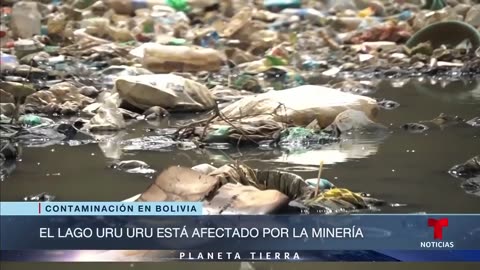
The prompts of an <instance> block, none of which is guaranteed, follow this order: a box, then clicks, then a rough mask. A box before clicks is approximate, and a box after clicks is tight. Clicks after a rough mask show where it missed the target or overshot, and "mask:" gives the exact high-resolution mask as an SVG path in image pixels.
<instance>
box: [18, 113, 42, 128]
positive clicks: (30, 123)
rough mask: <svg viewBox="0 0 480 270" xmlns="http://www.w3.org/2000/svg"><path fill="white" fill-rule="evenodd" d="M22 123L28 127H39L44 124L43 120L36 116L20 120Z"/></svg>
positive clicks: (28, 115) (25, 116) (29, 115)
mask: <svg viewBox="0 0 480 270" xmlns="http://www.w3.org/2000/svg"><path fill="white" fill-rule="evenodd" d="M20 121H21V122H22V123H23V124H25V125H28V126H38V125H40V124H41V123H42V118H40V117H39V116H37V115H34V114H27V115H24V116H23V117H21V118H20Z"/></svg>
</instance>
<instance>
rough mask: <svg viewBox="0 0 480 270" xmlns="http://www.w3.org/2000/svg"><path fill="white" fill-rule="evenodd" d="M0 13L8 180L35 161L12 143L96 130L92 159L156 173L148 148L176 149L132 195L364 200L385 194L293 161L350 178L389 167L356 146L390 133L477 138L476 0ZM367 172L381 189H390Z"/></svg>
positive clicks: (66, 146)
mask: <svg viewBox="0 0 480 270" xmlns="http://www.w3.org/2000/svg"><path fill="white" fill-rule="evenodd" d="M47 2H48V3H47ZM423 2H425V3H423ZM1 14H2V15H1V16H2V20H1V23H0V46H1V55H0V56H1V58H0V60H1V65H0V67H1V69H0V72H1V76H0V131H1V132H0V135H1V136H0V137H1V144H0V147H1V156H0V159H1V162H2V170H1V173H0V175H1V177H2V178H1V179H2V181H7V180H8V179H9V178H10V177H13V178H15V179H16V180H18V178H21V177H25V175H24V171H27V170H23V169H22V170H16V169H17V168H23V167H24V166H25V167H28V166H30V165H29V164H30V163H32V162H33V161H32V158H26V159H25V160H24V161H22V162H19V161H18V160H19V159H20V158H19V157H20V156H21V155H20V152H22V155H23V154H25V153H26V154H27V155H32V154H33V152H35V153H37V151H38V153H44V152H46V153H48V154H50V155H54V153H56V152H55V151H59V152H61V153H62V155H65V156H68V155H70V154H72V156H76V155H77V153H83V152H82V151H87V150H85V149H88V151H93V150H92V149H91V148H90V144H98V148H97V147H94V148H95V150H94V151H98V153H100V154H98V153H96V152H89V153H88V154H89V157H92V160H93V159H94V158H93V157H95V158H105V159H107V160H108V162H107V163H108V164H111V168H114V169H116V170H120V171H125V172H127V173H132V174H137V173H138V174H149V175H152V174H154V173H155V172H156V170H154V169H152V167H154V168H156V169H157V168H158V167H157V164H153V163H151V160H157V157H160V156H162V155H165V154H166V153H168V155H171V158H170V156H169V158H168V159H167V160H168V162H165V163H164V162H163V161H162V163H161V169H160V168H158V169H159V171H163V173H161V174H160V176H159V177H158V178H157V179H156V184H157V185H152V186H151V187H150V188H149V189H148V190H147V191H145V192H144V193H142V195H141V196H140V200H146V201H154V200H188V201H191V200H201V201H203V202H204V203H205V209H206V210H207V212H208V213H210V214H270V213H279V212H282V211H286V210H288V211H290V210H292V209H294V211H296V210H298V212H302V211H304V210H305V209H308V210H312V211H310V212H311V213H330V212H342V211H360V210H362V211H368V210H375V209H376V207H380V208H381V207H384V204H383V203H382V201H381V200H376V199H373V198H371V197H368V196H363V195H365V194H363V193H358V192H352V191H350V190H348V189H346V188H343V187H340V186H344V185H343V183H340V182H337V181H336V178H333V176H332V175H326V176H325V179H324V178H321V179H320V180H318V179H309V178H308V177H304V175H303V174H302V175H301V176H300V175H296V174H294V173H292V172H291V171H290V170H289V169H292V171H295V169H299V168H300V167H301V168H304V169H305V168H307V169H306V170H305V171H304V172H310V171H315V170H316V166H317V165H318V162H319V161H320V160H322V162H324V164H325V165H327V166H329V167H330V166H331V167H332V170H334V171H335V172H339V171H340V172H343V171H345V173H348V174H350V175H351V178H354V180H355V181H357V182H359V181H365V182H366V183H371V182H369V181H373V180H375V179H379V178H382V179H383V178H385V179H394V180H397V179H396V178H395V177H397V175H396V174H395V173H396V172H397V171H396V170H398V168H387V165H386V164H387V163H388V162H389V161H390V158H385V156H382V157H381V158H378V160H380V161H378V160H377V159H376V161H375V162H373V161H372V162H370V163H369V165H368V166H369V167H372V168H371V171H373V172H375V173H374V174H373V175H372V174H370V175H368V176H360V175H357V172H356V170H357V169H359V170H361V168H362V166H364V164H365V163H362V165H358V166H359V167H358V168H357V167H356V164H357V163H355V166H353V165H352V164H350V163H349V162H350V161H352V163H353V161H354V160H355V162H356V160H360V159H364V160H372V156H375V155H385V153H384V152H385V151H386V150H384V149H389V150H388V151H390V152H389V153H393V152H394V151H393V150H391V149H390V148H389V144H390V143H393V142H394V141H397V142H398V141H399V140H393V139H392V140H391V141H389V136H405V138H408V139H406V140H420V139H419V138H430V137H428V136H429V134H430V133H431V132H436V131H440V132H445V133H446V132H448V134H450V132H451V133H455V134H456V133H457V132H458V133H462V132H463V133H462V135H458V136H466V140H472V137H473V138H476V137H475V136H478V135H476V134H473V133H474V132H476V129H475V128H476V127H478V126H479V121H478V111H474V110H473V109H471V107H472V106H473V105H472V104H474V105H475V104H477V105H478V102H479V100H480V92H479V89H480V88H478V84H476V83H474V82H476V77H477V76H478V75H479V71H480V60H479V57H480V47H479V46H480V34H479V31H478V30H479V27H480V8H479V4H478V2H477V1H440V0H439V1H393V0H384V1H299V0H268V1H217V0H202V1H183V0H149V1H130V0H126V1H123V0H122V1H120V0H109V1H95V0H94V1H53V2H51V1H50V2H49V1H6V2H5V3H2V13H1ZM459 78H462V79H461V80H463V82H462V83H461V84H456V83H451V81H455V79H456V80H457V81H459ZM442 80H443V81H442ZM446 81H449V82H446ZM382 82H391V83H392V86H388V87H385V86H384V85H382ZM427 83H430V86H424V85H427ZM450 83H451V84H450ZM449 84H450V85H453V86H448V85H449ZM392 87H393V88H396V89H397V90H398V91H396V92H394V93H392V92H391V91H390V90H388V91H387V90H386V89H391V88H392ZM409 89H415V91H417V92H415V93H414V94H412V93H410V92H408V91H410V90H409ZM442 89H443V90H442ZM464 89H467V90H468V91H463V90H464ZM450 90H451V91H450ZM404 92H408V93H409V94H405V93H404ZM407 96H408V98H406V97H407ZM426 96H429V97H432V100H433V101H431V100H428V101H425V98H427V97H426ZM432 102H435V104H433V103H432ZM442 102H443V103H442ZM400 104H401V105H400ZM419 107H421V108H422V111H424V112H426V111H428V113H429V114H428V116H427V117H426V118H424V119H422V118H421V117H423V116H425V115H427V113H422V114H421V116H420V113H418V112H419V111H418V110H416V109H415V108H419ZM451 108H453V109H451ZM457 108H458V109H457ZM439 110H445V112H449V113H450V112H459V113H462V114H463V115H462V116H461V117H457V116H455V115H453V116H452V115H447V114H440V115H439V113H441V111H439ZM435 115H438V116H437V117H435V118H431V117H432V116H435ZM463 117H465V118H463ZM425 119H431V120H425ZM399 126H400V127H401V129H404V130H406V131H408V132H411V133H417V135H419V136H408V134H405V132H400V134H395V130H396V129H398V127H399ZM146 130H150V131H146ZM464 133H465V134H464ZM472 134H473V135H472ZM420 135H421V136H420ZM423 136H425V137H423ZM396 138H398V137H396ZM462 138H463V137H462ZM458 139H459V138H457V137H455V138H454V139H453V140H458ZM463 139H465V138H463ZM384 143H385V147H383V145H382V147H379V145H381V144H384ZM412 144H413V143H412ZM453 144H455V142H453ZM33 147H36V148H37V149H35V150H32V149H31V148H33ZM57 147H59V148H58V149H60V150H56V148H57ZM73 147H75V151H76V152H72V151H73V150H74V149H73ZM402 147H403V146H402ZM405 147H408V146H405ZM414 147H415V146H412V147H411V148H414ZM20 149H21V150H22V151H20ZM51 150H55V151H51ZM49 151H50V152H49ZM388 151H387V152H388ZM403 151H404V149H402V152H403ZM407 151H408V152H405V153H409V154H412V153H417V152H413V151H412V150H411V149H407ZM41 155H42V157H43V156H44V154H41ZM143 155H146V156H147V158H148V159H144V158H143ZM150 155H151V156H150ZM197 155H198V158H197ZM432 155H434V153H432ZM29 157H30V156H29ZM45 158H50V157H49V156H48V155H45ZM57 158H58V157H57ZM399 158H402V157H399ZM415 158H418V160H422V158H420V157H416V156H414V155H412V157H411V160H415ZM423 158H424V160H427V159H428V158H429V157H423ZM17 159H18V160H17ZM210 159H211V160H210ZM83 160H86V162H89V161H90V159H88V160H87V159H83ZM140 160H145V161H148V163H149V164H152V167H150V166H149V165H148V164H147V163H144V162H142V161H140ZM244 160H248V161H253V163H249V166H250V165H252V164H253V165H252V167H249V166H247V165H245V164H243V163H242V161H244ZM408 160H410V158H409V159H408ZM17 161H18V162H17ZM210 161H212V164H211V165H210V166H200V167H197V166H196V167H194V168H195V169H193V170H192V169H188V168H186V167H185V166H186V164H189V166H190V165H195V164H198V163H202V162H210ZM383 162H385V164H384V163H383ZM97 163H98V162H97ZM97 163H95V164H97ZM190 163H191V164H190ZM341 163H349V166H350V167H348V169H345V168H344V167H341V168H340V167H337V166H339V164H341ZM373 163H374V164H373ZM377 163H380V164H377ZM433 163H434V162H432V164H433ZM35 164H36V163H35ZM75 164H76V163H75ZM266 164H267V165H268V166H267V165H266ZM397 164H398V163H397ZM176 165H181V167H175V166H176ZM257 165H258V167H257ZM75 166H78V167H82V166H84V165H83V164H76V165H75ZM92 166H94V165H92ZM158 166H160V165H158ZM388 166H390V165H388ZM396 166H397V165H396ZM432 166H433V165H432ZM465 166H466V167H465ZM465 166H464V167H462V168H467V167H468V166H467V165H465ZM37 167H39V166H37ZM37 167H35V168H37ZM187 167H188V166H187ZM167 168H168V169H167ZM312 168H313V169H312ZM165 169H166V170H165ZM197 169H198V171H197ZM457 169H458V170H455V172H457V171H458V172H457V174H458V175H462V176H461V177H464V175H467V174H468V172H467V171H468V170H467V171H465V170H459V169H460V167H458V168H457ZM328 170H330V168H328ZM328 170H327V172H328ZM432 170H433V169H432ZM84 171H85V173H86V171H89V170H84ZM111 171H113V170H111ZM384 171H388V172H389V173H391V174H390V175H387V176H385V175H381V174H382V173H383V172H384ZM96 172H97V171H96ZM96 172H95V173H96ZM16 173H18V174H19V175H16ZM92 173H94V172H93V171H92ZM110 173H111V174H112V175H113V174H114V172H110ZM332 174H333V173H332ZM457 174H456V175H457ZM117 175H118V174H117ZM398 175H401V174H398ZM128 176H131V177H132V179H133V177H135V175H128ZM16 177H18V178H16ZM102 177H103V176H102ZM174 177H184V179H185V181H183V178H182V182H181V183H174V184H172V185H170V181H171V180H172V179H174ZM196 177H198V178H199V179H201V180H202V181H197V180H196V179H197V178H196ZM398 177H400V176H398ZM475 177H476V176H475ZM475 177H470V178H469V179H466V181H465V183H468V189H469V190H470V191H471V190H475V188H473V187H474V186H475V185H476V183H477V184H478V181H477V180H471V179H472V178H473V179H476V178H475ZM304 178H305V179H307V180H304ZM344 178H345V177H342V178H341V179H344ZM347 178H348V177H347ZM357 178H358V179H357ZM361 178H362V179H361ZM327 179H329V180H331V181H332V182H330V181H329V180H327ZM372 179H373V180H372ZM41 181H48V180H41ZM132 181H134V180H132ZM20 182H22V181H15V183H20ZM377 182H380V181H376V182H375V183H377ZM381 182H385V181H381ZM42 183H43V182H42ZM97 184H98V183H97ZM340 184H341V185H340ZM377 184H378V183H377ZM15 185H16V184H15ZM50 185H55V183H51V182H49V183H48V184H46V185H45V186H46V187H49V186H50ZM23 186H24V188H25V189H28V188H29V187H28V186H30V185H23ZM317 186H318V187H319V189H320V191H321V192H320V193H319V194H315V196H314V195H312V188H313V190H314V189H315V188H316V187H317ZM363 186H365V191H368V189H370V188H371V189H372V190H374V191H375V193H376V194H375V196H376V197H378V198H382V195H383V194H382V192H383V191H384V189H388V188H390V187H386V186H382V187H379V188H377V186H371V185H369V184H365V185H363V184H362V187H363ZM3 188H4V187H3V186H2V189H3ZM8 188H10V186H9V187H8ZM89 188H93V187H89ZM465 189H467V188H465ZM46 190H47V191H48V190H49V189H46ZM56 190H58V189H55V193H56V194H57V191H56ZM399 190H400V189H399ZM396 191H397V190H396ZM132 192H134V191H132ZM138 192H140V191H138ZM6 193H8V194H6V196H10V194H12V195H11V196H13V193H14V192H12V193H11V192H10V191H9V192H6ZM36 193H38V190H28V192H24V193H22V194H23V195H22V197H23V196H24V195H25V194H36ZM385 193H388V191H387V190H385ZM99 194H100V193H99ZM2 195H3V193H2ZM58 195H59V196H60V197H62V198H65V199H67V200H68V196H64V195H60V194H58ZM132 195H133V194H132ZM207 195H209V196H207ZM210 195H212V197H210ZM390 195H391V194H388V195H387V196H388V197H389V196H390ZM79 196H80V195H79ZM17 197H18V196H17ZM207 197H208V198H207ZM9 198H10V197H9ZM75 198H78V196H75ZM406 198H407V196H406ZM50 199H53V196H51V195H49V194H48V193H42V194H39V195H33V196H30V197H28V198H26V200H34V201H48V200H50ZM401 205H404V204H403V203H402V204H401ZM414 205H420V204H414ZM470 205H471V204H470ZM299 209H303V210H301V211H300V210H299ZM417 210H419V211H420V210H421V211H423V209H416V210H415V211H417ZM440 212H441V211H440Z"/></svg>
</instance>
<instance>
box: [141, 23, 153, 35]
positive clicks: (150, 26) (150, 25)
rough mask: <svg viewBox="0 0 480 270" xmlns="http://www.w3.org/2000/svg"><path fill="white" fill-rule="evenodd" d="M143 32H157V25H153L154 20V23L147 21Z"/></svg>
mask: <svg viewBox="0 0 480 270" xmlns="http://www.w3.org/2000/svg"><path fill="white" fill-rule="evenodd" d="M143 32H144V33H153V32H155V27H154V25H153V22H152V23H145V24H144V25H143Z"/></svg>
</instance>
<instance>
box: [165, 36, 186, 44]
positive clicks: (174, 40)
mask: <svg viewBox="0 0 480 270" xmlns="http://www.w3.org/2000/svg"><path fill="white" fill-rule="evenodd" d="M185 43H187V40H186V39H183V38H174V39H171V40H170V41H169V42H168V43H167V45H175V46H181V45H185Z"/></svg>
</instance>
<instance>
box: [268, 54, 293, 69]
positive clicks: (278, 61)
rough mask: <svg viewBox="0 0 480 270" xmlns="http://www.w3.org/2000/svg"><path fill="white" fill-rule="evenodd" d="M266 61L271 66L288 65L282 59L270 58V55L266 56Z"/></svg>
mask: <svg viewBox="0 0 480 270" xmlns="http://www.w3.org/2000/svg"><path fill="white" fill-rule="evenodd" d="M266 58H267V61H268V62H269V63H270V65H271V66H286V65H288V63H287V61H285V60H284V59H282V58H279V57H276V56H272V55H267V57H266Z"/></svg>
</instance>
